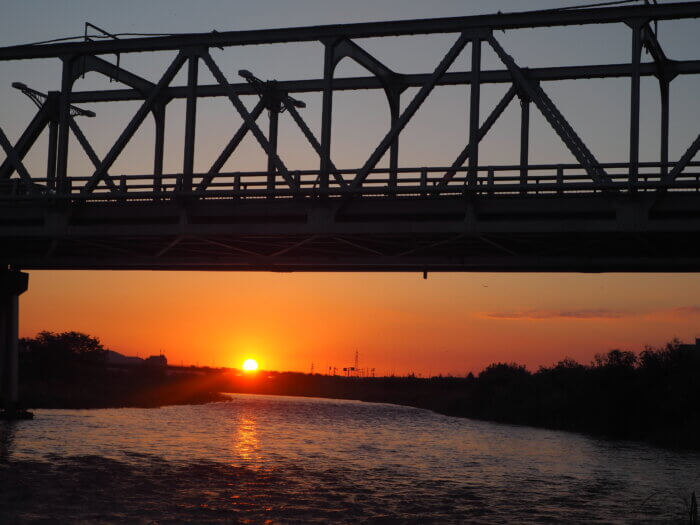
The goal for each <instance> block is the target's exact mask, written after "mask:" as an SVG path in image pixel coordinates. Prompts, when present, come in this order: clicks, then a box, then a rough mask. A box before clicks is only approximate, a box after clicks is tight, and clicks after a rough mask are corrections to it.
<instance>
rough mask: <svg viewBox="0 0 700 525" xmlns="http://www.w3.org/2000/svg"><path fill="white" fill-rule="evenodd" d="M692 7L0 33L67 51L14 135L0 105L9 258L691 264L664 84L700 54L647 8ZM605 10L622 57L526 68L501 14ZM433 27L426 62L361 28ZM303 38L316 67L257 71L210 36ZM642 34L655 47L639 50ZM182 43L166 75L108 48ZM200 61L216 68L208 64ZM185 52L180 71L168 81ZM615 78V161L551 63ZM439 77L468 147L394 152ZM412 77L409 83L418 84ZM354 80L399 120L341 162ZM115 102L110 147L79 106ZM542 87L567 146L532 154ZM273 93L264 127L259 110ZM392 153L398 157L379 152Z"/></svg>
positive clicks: (32, 49) (662, 15)
mask: <svg viewBox="0 0 700 525" xmlns="http://www.w3.org/2000/svg"><path fill="white" fill-rule="evenodd" d="M698 16H700V2H688V3H670V4H664V5H646V6H634V7H606V8H594V9H572V10H553V11H540V12H526V13H514V14H497V15H487V16H472V17H461V18H444V19H428V20H408V21H398V22H379V23H360V24H348V25H332V26H318V27H302V28H290V29H270V30H260V31H238V32H221V33H218V32H214V33H206V34H186V35H172V36H162V37H147V38H119V39H116V38H115V39H108V40H99V41H85V42H73V43H54V44H38V45H37V44H35V45H24V46H14V47H5V48H0V61H9V60H31V59H46V58H56V59H57V60H61V61H62V78H61V90H60V91H51V92H48V93H42V92H41V91H39V90H35V89H33V88H32V87H28V86H25V85H24V84H19V83H15V84H14V86H15V87H16V88H18V90H20V91H22V92H23V93H24V95H27V96H29V97H30V98H31V99H32V100H33V101H34V102H35V103H36V105H37V106H38V111H37V113H36V115H35V116H34V118H33V119H31V121H30V122H29V125H28V126H27V127H26V129H25V130H24V132H23V133H22V134H21V136H20V137H19V139H18V140H17V141H16V142H14V143H12V142H11V141H10V140H9V139H8V137H7V135H6V134H5V133H4V132H3V130H2V122H0V146H2V149H3V150H4V152H5V155H6V158H5V159H4V161H3V162H2V164H1V165H0V262H1V263H2V264H3V265H7V266H9V267H12V268H23V269H206V270H219V269H220V270H274V271H304V270H313V271H319V270H320V271H324V270H328V271H347V270H362V271H385V270H386V271H418V272H427V271H441V270H444V271H465V270H466V271H594V272H596V271H697V270H698V269H700V243H698V242H697V240H698V237H697V233H698V232H700V171H698V170H697V169H696V168H697V167H698V165H700V163H697V162H692V159H693V157H694V156H695V154H696V153H697V151H698V149H700V136H698V138H697V139H695V141H694V142H693V143H692V144H689V145H688V147H687V150H686V151H685V153H684V154H683V155H682V156H681V157H680V158H678V159H669V153H668V142H669V85H670V83H671V82H672V81H673V80H674V78H676V77H677V76H679V75H688V74H698V73H700V60H691V61H677V60H673V59H671V58H668V57H667V56H666V55H665V53H664V51H663V48H662V46H661V45H660V43H659V41H658V40H657V38H656V32H655V29H654V24H655V23H656V22H657V21H664V20H673V19H683V18H695V17H698ZM596 24H615V25H616V26H618V27H619V28H620V31H625V32H626V33H627V34H629V38H630V49H631V51H630V57H631V59H630V61H629V62H628V63H623V64H609V65H591V66H572V67H546V68H526V67H525V66H526V64H519V63H516V61H515V60H514V59H513V57H512V56H511V55H510V54H509V52H508V50H507V49H504V47H503V46H502V45H501V44H500V43H499V40H498V31H500V30H521V29H527V28H544V27H551V26H574V25H578V26H580V25H586V26H591V25H596ZM438 33H440V34H442V33H445V34H453V35H454V40H453V44H452V46H451V47H450V48H449V50H448V51H447V53H446V54H445V55H444V56H443V57H442V59H441V60H440V61H439V62H438V63H436V64H435V67H434V69H433V70H432V71H428V72H426V73H424V74H402V73H400V72H395V71H393V70H391V69H390V68H388V67H387V66H386V65H384V64H383V63H381V62H380V61H379V60H378V59H377V58H375V57H374V56H372V55H371V54H370V53H369V52H367V51H366V50H365V49H363V48H362V47H361V46H360V45H359V44H358V43H357V42H355V40H358V39H362V38H368V37H386V38H390V37H394V36H400V35H417V34H438ZM307 41H311V42H319V43H320V44H321V45H322V46H323V49H324V50H325V52H324V53H323V71H324V75H323V78H319V79H311V80H285V81H261V80H259V79H257V78H256V77H255V76H254V75H253V73H251V72H249V71H245V70H242V71H239V72H230V71H226V72H224V71H222V69H221V68H220V67H219V66H218V65H217V63H216V61H215V60H214V58H213V57H212V55H211V54H210V52H209V49H210V48H212V47H216V48H229V47H235V46H256V45H262V44H280V43H293V42H307ZM485 47H489V48H490V49H492V50H493V51H494V52H495V54H496V55H497V56H498V58H499V59H500V61H501V63H502V68H501V69H497V70H482V68H481V63H482V58H481V55H482V50H483V49H484V48H485ZM465 48H467V49H468V50H469V51H471V64H472V65H471V71H464V72H452V71H448V70H449V69H450V67H451V65H452V64H453V62H454V61H455V59H456V58H457V57H458V55H460V53H462V52H463V50H464V49H465ZM644 49H646V50H647V51H648V54H646V55H644V56H648V57H650V58H649V59H645V61H642V58H643V53H642V51H643V50H644ZM172 50H175V51H177V55H176V56H175V58H174V60H173V61H172V62H171V63H170V65H169V66H167V68H166V69H165V71H164V72H162V74H161V75H160V77H159V78H158V79H157V80H155V81H151V80H147V79H145V78H142V77H140V76H138V75H136V74H134V73H131V72H129V71H127V70H126V69H125V68H123V67H121V66H120V65H119V61H117V63H116V64H114V63H113V59H112V55H114V54H116V55H117V56H121V55H124V54H128V53H140V52H147V51H150V52H157V51H172ZM105 55H106V58H105ZM319 58H320V54H319ZM343 59H350V60H353V61H355V62H357V63H358V64H360V65H361V66H363V67H364V68H365V69H367V70H368V72H369V75H368V76H363V77H354V78H342V79H341V78H339V79H335V78H334V70H335V68H336V66H337V65H338V63H339V62H340V61H341V60H343ZM202 68H206V69H207V70H208V71H209V72H211V74H212V75H213V77H214V79H215V80H216V83H215V84H213V85H202V84H200V83H199V82H198V74H199V71H200V70H201V69H202ZM181 69H182V70H186V74H187V83H186V85H181V86H175V85H172V82H173V79H174V78H175V76H176V74H177V73H178V72H179V71H180V70H181ZM88 71H89V72H96V73H99V74H101V75H104V76H105V77H108V78H109V79H112V80H114V81H116V82H118V83H121V84H122V85H123V88H116V89H110V90H97V91H74V90H73V89H72V87H73V84H74V83H75V82H76V80H77V79H78V78H79V77H80V76H81V75H83V74H84V73H85V72H88ZM256 73H260V72H256ZM266 73H267V72H266ZM272 76H274V75H272ZM613 77H617V78H619V77H622V78H629V90H630V91H629V96H630V102H631V103H630V108H631V109H630V116H629V144H630V148H629V152H624V153H623V155H624V158H621V159H620V162H617V163H612V164H604V163H600V162H598V161H597V159H596V157H595V155H594V153H593V152H592V151H591V150H590V149H589V148H588V147H587V146H586V144H585V143H584V141H583V140H582V139H581V138H580V136H579V135H578V134H577V133H576V131H575V123H571V122H569V121H568V120H567V119H566V118H565V117H564V115H563V114H562V112H561V111H560V109H559V108H558V107H557V105H556V104H555V103H554V102H553V101H552V99H551V98H550V97H549V96H548V95H547V93H546V91H545V89H544V88H543V87H542V85H541V82H545V81H546V82H550V81H558V80H579V79H590V78H613ZM641 77H655V78H656V79H657V80H658V84H659V88H660V96H659V106H660V115H661V118H660V122H659V133H660V151H659V156H658V161H657V162H640V161H639V119H640V109H641V108H640V79H641ZM490 84H506V85H508V86H509V88H508V90H507V92H506V94H505V95H504V96H503V98H502V99H501V100H500V102H498V103H497V104H496V106H495V107H493V108H483V107H481V105H480V94H481V91H482V89H484V88H486V87H487V86H488V85H490ZM444 85H468V86H470V89H469V129H468V136H465V141H464V142H465V146H464V149H463V151H462V152H461V153H460V154H459V155H458V156H457V158H456V159H454V160H452V159H448V161H447V162H445V163H443V164H444V165H442V166H427V167H415V168H406V167H399V163H398V158H399V156H398V153H399V139H400V136H401V132H402V130H403V129H404V128H405V127H406V125H407V124H408V123H409V122H410V121H411V119H412V118H413V116H414V115H415V114H416V112H417V110H418V109H419V108H420V107H421V105H422V104H423V102H424V101H425V100H426V98H427V97H428V96H429V95H430V94H431V91H433V89H434V88H435V87H436V86H444ZM34 87H36V86H34ZM407 88H417V92H416V94H415V95H414V96H413V97H412V98H411V99H410V100H409V99H408V98H407V97H406V93H405V91H406V89H407ZM347 90H381V91H382V92H384V93H385V94H386V100H387V104H388V107H389V110H390V115H391V125H390V127H389V130H388V131H387V132H386V134H385V135H384V137H383V138H382V139H381V141H380V142H379V144H377V145H376V148H375V150H374V151H373V152H372V154H371V155H370V156H369V157H368V158H367V159H366V160H365V159H358V160H359V161H361V162H362V164H360V163H359V162H358V166H357V167H355V168H353V169H339V168H338V167H337V166H336V165H335V164H334V163H333V160H332V159H331V155H330V151H331V129H332V114H333V112H332V108H333V96H334V94H335V93H336V92H339V91H347ZM312 92H320V93H322V108H321V110H322V111H321V126H320V128H321V133H320V136H315V135H314V133H313V132H312V130H311V128H310V126H309V125H308V124H307V122H306V121H305V120H304V118H303V117H302V112H300V111H299V107H302V106H303V103H301V102H300V101H299V100H297V99H295V98H294V96H298V94H300V93H312ZM402 95H403V97H404V99H403V100H402ZM18 96H21V94H19V93H18ZM247 96H252V97H257V100H258V101H257V104H256V105H255V106H254V108H253V109H252V110H249V109H247V107H250V106H246V105H244V103H243V102H242V97H247ZM201 97H225V98H227V99H228V100H229V101H230V103H231V106H232V118H233V117H234V116H235V115H238V116H239V117H240V118H242V120H243V124H242V125H241V126H240V127H239V128H238V129H233V128H234V126H233V125H232V129H231V139H230V141H229V142H228V144H227V145H226V146H225V148H224V149H223V151H221V153H220V155H219V156H218V158H217V159H216V160H215V162H214V163H213V164H212V165H211V167H210V168H209V169H208V171H206V172H203V173H198V172H195V171H194V155H195V119H196V112H197V101H198V99H199V98H201ZM176 99H184V100H185V101H186V115H185V118H184V136H185V141H184V161H183V165H182V170H181V171H180V172H178V173H165V172H164V171H163V155H164V134H165V123H166V109H167V107H168V104H169V103H171V102H172V101H174V100H176ZM114 101H139V102H140V107H139V108H138V110H137V111H136V113H135V114H134V115H133V117H132V118H131V120H130V122H129V123H128V125H127V126H126V127H125V128H124V129H123V131H122V132H121V134H120V135H119V137H118V138H117V139H116V141H115V142H114V143H113V144H112V145H111V147H110V148H109V150H108V151H107V153H106V154H105V155H104V156H100V155H98V153H97V152H96V151H95V149H94V148H93V146H92V145H91V143H90V140H89V138H88V137H87V136H86V135H85V133H83V131H82V130H81V128H80V125H79V121H80V118H79V117H90V116H91V115H93V114H92V112H90V111H86V110H84V109H81V107H80V104H81V103H97V102H99V103H104V104H107V103H110V102H114ZM514 101H515V102H514ZM517 101H519V102H520V105H521V117H522V118H521V129H520V135H521V140H520V162H519V164H518V165H489V166H487V165H482V164H480V163H479V142H480V141H481V140H482V139H483V138H484V136H486V135H487V134H488V132H489V130H490V128H491V127H492V126H493V125H494V123H495V122H496V121H497V120H498V119H499V117H500V116H501V115H502V113H503V112H504V110H505V109H506V107H508V106H509V105H510V104H511V103H517ZM533 105H534V107H535V108H536V109H537V110H538V111H539V112H541V114H542V115H543V116H544V118H545V119H546V121H547V122H548V123H549V125H550V126H551V127H552V128H553V130H554V131H555V132H556V134H557V135H558V137H559V138H560V139H561V141H562V143H563V144H564V145H565V146H566V148H568V150H569V151H570V152H571V154H572V155H573V158H574V159H575V160H576V162H575V163H572V164H556V165H548V164H540V165H534V164H531V163H530V162H529V156H528V147H529V130H530V124H529V122H530V111H531V108H532V107H533ZM648 109H649V108H644V110H645V111H647V110H648ZM654 109H656V108H654ZM282 111H286V112H287V113H288V115H289V116H291V118H292V119H293V121H294V122H295V124H296V125H297V126H298V128H299V129H300V130H301V132H302V133H303V134H304V136H305V137H306V139H307V140H308V142H309V144H310V145H311V146H312V148H313V149H314V151H315V152H316V153H317V154H318V158H319V168H318V169H317V170H295V169H294V167H293V166H290V165H288V164H286V163H285V162H284V160H283V159H282V158H281V157H280V155H278V149H277V144H278V138H279V137H278V120H279V115H280V113H281V112H282ZM264 112H267V113H268V115H269V118H268V119H267V120H268V122H267V124H268V126H267V129H263V128H262V127H261V125H260V124H259V123H258V121H259V117H260V116H261V115H262V114H263V113H264ZM147 118H153V119H154V122H155V133H154V144H153V152H154V154H153V170H152V172H150V173H147V174H144V175H121V174H116V173H112V172H111V171H110V170H111V169H112V167H113V164H114V162H115V161H116V160H117V158H118V157H119V155H120V154H121V153H122V152H123V150H124V148H125V146H127V144H128V143H129V141H130V140H131V139H132V137H134V134H135V132H136V131H137V130H138V128H139V126H141V124H142V123H143V122H144V121H145V120H146V119H147ZM236 118H238V117H236ZM46 128H48V135H49V140H48V152H42V153H41V155H42V158H46V163H45V171H42V173H30V172H29V170H28V169H27V167H26V166H25V157H26V156H27V155H28V154H30V152H32V150H33V149H36V146H35V143H36V141H37V139H38V137H39V135H40V134H41V133H42V132H43V131H44V130H45V129H46ZM248 134H251V135H252V136H253V137H254V138H255V139H256V141H257V142H258V144H259V145H260V147H261V148H262V149H263V150H264V152H265V154H266V156H267V159H268V163H267V164H268V165H267V169H266V170H265V171H261V172H224V171H222V168H223V166H224V164H225V163H226V161H227V160H228V159H229V157H230V156H231V154H232V153H233V152H234V150H236V148H237V146H238V145H239V144H240V143H241V142H242V140H243V139H244V137H246V135H248ZM71 135H72V136H73V137H74V139H75V140H76V141H77V144H79V146H80V147H81V148H82V149H83V150H84V152H85V153H86V154H87V156H88V157H89V159H90V160H91V162H92V164H93V168H92V169H91V170H90V171H88V172H84V173H75V172H72V171H71V170H70V169H69V164H68V155H69V141H70V136H71ZM386 154H388V158H389V162H388V167H386V168H380V167H378V164H379V161H380V160H381V159H382V158H383V157H384V156H385V155H386Z"/></svg>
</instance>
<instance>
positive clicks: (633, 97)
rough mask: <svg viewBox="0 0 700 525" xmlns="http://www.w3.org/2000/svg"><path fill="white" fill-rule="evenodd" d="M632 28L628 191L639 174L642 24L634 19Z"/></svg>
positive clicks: (635, 182)
mask: <svg viewBox="0 0 700 525" xmlns="http://www.w3.org/2000/svg"><path fill="white" fill-rule="evenodd" d="M630 27H631V28H632V76H631V94H630V172H629V184H630V191H636V186H637V179H638V175H639V78H640V74H639V63H640V60H641V57H642V25H641V24H640V23H639V21H637V20H635V21H633V22H632V23H631V24H630Z"/></svg>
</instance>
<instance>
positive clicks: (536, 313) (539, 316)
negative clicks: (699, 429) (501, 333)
mask: <svg viewBox="0 0 700 525" xmlns="http://www.w3.org/2000/svg"><path fill="white" fill-rule="evenodd" d="M633 315H639V314H635V313H632V312H623V311H620V310H606V309H592V310H524V311H520V312H485V313H482V314H481V317H486V318H488V319H525V320H544V319H621V318H623V317H631V316H633Z"/></svg>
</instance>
